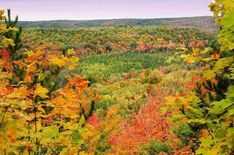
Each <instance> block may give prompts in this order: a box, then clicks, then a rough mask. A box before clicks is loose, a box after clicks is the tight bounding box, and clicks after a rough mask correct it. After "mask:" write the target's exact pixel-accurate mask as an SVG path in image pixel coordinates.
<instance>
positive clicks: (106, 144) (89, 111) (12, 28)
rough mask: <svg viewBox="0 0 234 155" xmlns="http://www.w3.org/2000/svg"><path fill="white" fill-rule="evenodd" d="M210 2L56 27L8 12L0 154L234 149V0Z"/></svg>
mask: <svg viewBox="0 0 234 155" xmlns="http://www.w3.org/2000/svg"><path fill="white" fill-rule="evenodd" d="M209 8H210V10H211V11H212V12H213V14H214V16H213V17H212V18H213V19H212V20H211V19H210V17H206V18H202V17H198V18H196V19H198V21H199V19H200V18H202V19H203V20H202V22H197V20H192V19H189V18H185V19H186V20H185V19H183V18H182V19H175V20H173V19H167V20H166V19H163V20H161V23H160V24H155V23H154V21H155V20H148V21H147V22H148V24H146V23H145V21H144V20H142V21H134V20H126V21H122V23H121V22H120V23H119V22H118V20H114V21H112V20H110V21H100V22H98V21H90V22H91V23H90V22H86V23H85V22H84V23H82V22H80V23H79V22H74V21H73V24H72V22H71V21H60V22H58V21H56V22H57V24H55V23H56V22H55V23H54V24H53V22H49V21H47V22H46V23H47V24H48V26H47V25H46V24H45V23H43V22H41V24H40V22H19V23H18V17H13V16H12V15H11V11H10V10H0V20H1V21H2V22H1V23H0V154H1V155H21V154H22V155H24V154H25V155H44V154H45V155H94V154H95V155H106V154H107V155H109V154H113V155H138V154H139V155H157V154H158V155H192V154H198V155H232V154H234V35H233V34H234V22H233V21H234V1H233V0H215V1H214V2H211V3H210V5H209ZM207 9H208V8H207ZM205 19H207V21H204V20H205ZM165 20H166V21H165ZM178 20H179V21H178ZM181 20H182V21H181ZM191 20H192V24H191ZM211 21H212V22H211ZM51 23H52V24H51ZM115 23H117V24H115ZM118 23H119V25H118ZM156 23H157V22H156ZM164 23H166V24H164ZM172 23H174V24H172ZM186 23H187V24H186ZM193 23H206V24H205V25H201V24H199V26H197V27H196V28H194V27H193V26H190V25H194V24H193ZM207 23H209V24H207ZM211 23H213V24H214V25H210V24H211ZM40 25H42V26H40ZM184 25H186V26H184ZM21 26H23V28H22V27H21Z"/></svg>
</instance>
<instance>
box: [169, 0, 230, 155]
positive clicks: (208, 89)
mask: <svg viewBox="0 0 234 155" xmlns="http://www.w3.org/2000/svg"><path fill="white" fill-rule="evenodd" d="M209 7H210V9H211V11H213V12H214V17H215V18H216V23H218V24H220V31H219V33H218V35H217V40H218V44H212V46H211V47H209V48H206V49H205V50H203V51H199V50H196V49H194V50H193V53H192V54H189V55H187V57H186V59H185V61H186V62H190V63H191V62H199V61H202V62H203V63H204V62H205V63H207V64H209V68H208V69H207V71H206V72H205V73H204V75H203V77H202V78H201V79H197V86H196V89H195V90H194V92H191V93H188V94H187V95H186V96H177V97H174V99H173V98H168V102H169V104H172V105H173V104H175V103H176V104H177V105H178V108H179V109H180V113H179V114H176V116H175V117H177V118H180V119H179V120H180V122H186V123H187V125H189V127H190V128H191V129H192V130H193V131H194V132H195V133H197V134H195V135H192V138H195V142H194V146H195V148H196V153H197V154H203V155H217V154H234V119H233V118H234V113H233V112H234V44H233V43H234V37H233V33H234V22H233V21H234V1H233V0H216V1H215V2H212V3H211V4H210V6H209Z"/></svg>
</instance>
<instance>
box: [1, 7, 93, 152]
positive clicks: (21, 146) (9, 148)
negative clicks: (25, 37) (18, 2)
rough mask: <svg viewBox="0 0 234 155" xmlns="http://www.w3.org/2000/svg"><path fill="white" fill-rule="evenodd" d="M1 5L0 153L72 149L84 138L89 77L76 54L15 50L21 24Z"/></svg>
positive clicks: (64, 150) (19, 44)
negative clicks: (84, 75) (79, 68)
mask: <svg viewBox="0 0 234 155" xmlns="http://www.w3.org/2000/svg"><path fill="white" fill-rule="evenodd" d="M10 16H11V15H10V11H8V18H6V17H5V16H4V11H3V10H0V20H5V23H1V24H0V154H35V155H39V154H77V153H78V152H79V151H80V147H81V145H82V144H83V143H84V142H83V139H82V137H81V135H82V134H83V133H84V132H86V128H85V127H84V123H85V120H86V113H85V112H88V110H87V109H88V108H89V105H90V102H89V101H90V100H89V99H87V98H86V96H85V95H84V91H85V89H87V86H88V82H87V81H86V80H84V79H83V78H82V77H81V76H79V75H77V74H75V73H74V69H75V68H76V67H77V64H78V63H77V62H78V60H79V59H78V58H77V57H76V55H75V52H74V51H73V50H68V51H67V52H66V53H63V54H62V53H61V52H44V51H42V50H40V49H37V50H35V51H27V50H26V51H24V50H20V49H21V47H22V43H21V39H20V33H21V28H19V29H17V28H15V26H16V24H17V20H18V18H16V19H15V20H14V21H12V20H11V18H10Z"/></svg>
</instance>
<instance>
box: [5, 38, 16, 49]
mask: <svg viewBox="0 0 234 155" xmlns="http://www.w3.org/2000/svg"><path fill="white" fill-rule="evenodd" d="M3 44H4V46H5V47H8V46H15V43H14V40H12V39H8V38H6V37H3Z"/></svg>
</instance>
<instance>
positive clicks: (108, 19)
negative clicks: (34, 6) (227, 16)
mask: <svg viewBox="0 0 234 155" xmlns="http://www.w3.org/2000/svg"><path fill="white" fill-rule="evenodd" d="M196 17H197V18H199V17H212V15H204V16H187V17H186V16H184V17H164V18H106V19H104V18H103V19H101V18H100V19H49V20H43V19H42V20H19V22H43V21H96V20H147V19H180V18H196Z"/></svg>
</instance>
